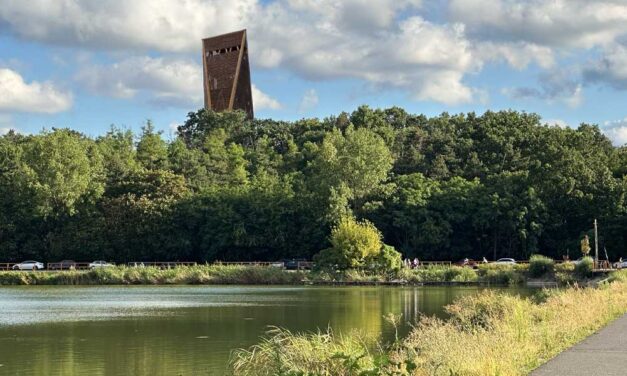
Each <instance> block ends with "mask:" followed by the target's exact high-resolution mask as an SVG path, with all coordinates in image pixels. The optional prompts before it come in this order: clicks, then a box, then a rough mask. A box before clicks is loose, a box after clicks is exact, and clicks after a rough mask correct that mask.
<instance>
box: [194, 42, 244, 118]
mask: <svg viewBox="0 0 627 376" xmlns="http://www.w3.org/2000/svg"><path fill="white" fill-rule="evenodd" d="M202 61H203V82H204V92H205V108H206V109H211V110H214V111H225V110H243V111H244V112H246V114H247V115H248V117H249V118H251V119H252V117H253V98H252V91H251V87H250V66H249V64H248V42H247V41H246V30H241V31H235V32H233V33H228V34H223V35H218V36H215V37H211V38H207V39H203V40H202Z"/></svg>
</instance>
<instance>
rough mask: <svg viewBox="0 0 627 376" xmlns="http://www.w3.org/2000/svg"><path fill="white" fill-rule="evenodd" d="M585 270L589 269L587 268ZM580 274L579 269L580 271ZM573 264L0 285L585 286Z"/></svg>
mask: <svg viewBox="0 0 627 376" xmlns="http://www.w3.org/2000/svg"><path fill="white" fill-rule="evenodd" d="M586 266H587V265H586ZM579 269H581V267H579ZM579 269H577V268H575V266H574V264H572V263H564V264H552V261H547V260H545V259H544V258H539V260H538V261H537V262H533V263H531V264H530V265H523V264H517V265H507V264H481V265H479V266H478V269H471V268H468V267H459V266H455V265H453V266H444V265H430V266H425V267H421V268H417V269H406V268H403V269H400V270H398V271H390V272H387V273H382V272H378V273H375V272H372V271H366V270H358V269H353V270H346V271H328V270H318V271H312V272H309V271H285V270H282V269H279V268H274V267H266V266H244V265H219V264H214V265H197V266H179V267H176V268H172V269H164V270H162V269H159V268H155V267H142V268H131V267H126V266H118V267H113V268H102V269H96V270H91V271H78V270H66V271H59V272H48V271H38V272H17V271H16V272H0V285H129V284H147V285H157V284H256V285H278V284H283V285H297V284H310V283H313V284H316V283H382V282H390V281H395V282H405V283H408V284H420V283H455V282H461V283H475V282H476V283H488V284H494V285H519V284H523V283H525V281H526V279H527V277H528V276H533V275H542V276H543V277H545V278H554V279H555V280H556V281H557V282H558V283H559V284H561V285H569V284H573V283H576V282H577V281H581V280H585V279H586V278H587V276H588V273H587V272H586V273H584V272H582V271H581V270H579Z"/></svg>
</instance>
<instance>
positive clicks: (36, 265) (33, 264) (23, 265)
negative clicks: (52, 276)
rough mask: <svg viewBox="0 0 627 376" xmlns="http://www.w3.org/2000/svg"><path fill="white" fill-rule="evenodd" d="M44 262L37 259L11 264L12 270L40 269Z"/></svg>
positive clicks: (42, 267)
mask: <svg viewBox="0 0 627 376" xmlns="http://www.w3.org/2000/svg"><path fill="white" fill-rule="evenodd" d="M42 269H44V264H43V263H41V262H39V261H31V260H29V261H24V262H20V263H19V264H15V265H13V270H42Z"/></svg>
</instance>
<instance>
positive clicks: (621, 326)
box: [531, 314, 627, 376]
mask: <svg viewBox="0 0 627 376" xmlns="http://www.w3.org/2000/svg"><path fill="white" fill-rule="evenodd" d="M626 374H627V314H625V315H623V316H621V317H620V318H618V319H617V320H614V321H612V322H611V323H610V324H609V325H607V326H605V327H604V328H603V329H601V330H599V331H598V332H596V333H595V334H593V335H591V336H589V337H588V338H586V339H584V340H583V341H581V342H579V343H578V344H576V345H575V346H573V347H571V348H569V349H567V350H565V351H563V352H562V353H560V354H559V355H557V356H556V357H555V358H553V359H551V360H550V361H548V362H547V363H545V364H543V365H542V366H540V367H538V368H537V369H536V370H535V371H533V372H532V373H531V376H579V375H581V376H584V375H585V376H623V375H626Z"/></svg>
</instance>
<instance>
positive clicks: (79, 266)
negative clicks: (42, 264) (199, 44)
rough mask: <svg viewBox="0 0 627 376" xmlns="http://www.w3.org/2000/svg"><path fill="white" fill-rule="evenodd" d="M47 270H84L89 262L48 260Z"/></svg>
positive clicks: (87, 267)
mask: <svg viewBox="0 0 627 376" xmlns="http://www.w3.org/2000/svg"><path fill="white" fill-rule="evenodd" d="M46 269H48V270H86V269H89V262H73V263H68V262H49V263H47V264H46Z"/></svg>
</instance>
